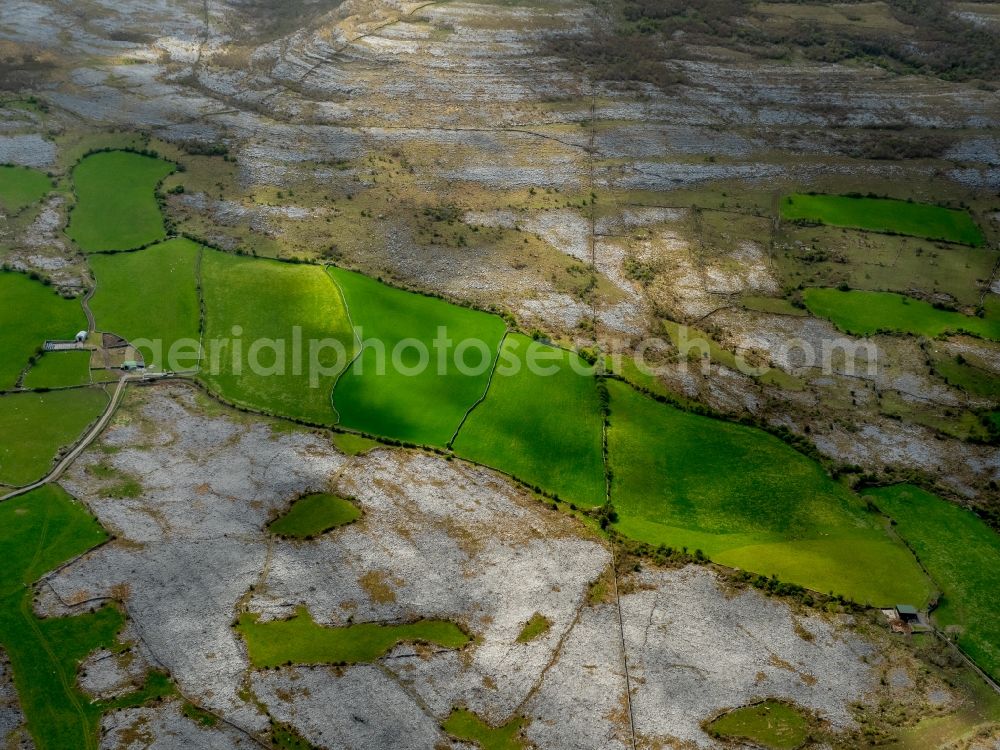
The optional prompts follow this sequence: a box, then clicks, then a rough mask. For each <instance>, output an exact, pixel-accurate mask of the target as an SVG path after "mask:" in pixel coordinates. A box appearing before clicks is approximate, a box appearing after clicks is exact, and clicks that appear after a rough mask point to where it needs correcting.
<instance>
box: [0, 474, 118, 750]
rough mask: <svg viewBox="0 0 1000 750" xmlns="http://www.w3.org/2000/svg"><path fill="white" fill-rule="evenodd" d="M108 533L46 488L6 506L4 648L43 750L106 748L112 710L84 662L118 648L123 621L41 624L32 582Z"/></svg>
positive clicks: (0, 571) (1, 522) (0, 532)
mask: <svg viewBox="0 0 1000 750" xmlns="http://www.w3.org/2000/svg"><path fill="white" fill-rule="evenodd" d="M104 539H105V533H104V531H103V530H102V529H101V527H100V526H99V525H98V523H97V521H95V520H94V518H93V517H91V516H90V515H89V514H88V513H87V512H86V510H85V509H84V508H83V506H81V505H79V504H78V503H76V502H74V501H73V500H72V498H70V497H69V495H67V494H66V493H65V492H64V491H63V490H62V489H60V488H59V487H58V486H55V485H51V484H50V485H46V486H45V487H42V488H40V489H37V490H34V491H32V492H30V493H28V494H26V495H23V496H21V497H19V498H16V499H14V500H10V501H7V502H5V503H2V504H0V546H2V548H3V549H4V550H5V557H4V564H3V565H2V566H0V645H2V646H3V648H4V649H5V650H6V651H7V654H8V656H9V657H10V661H11V666H12V667H13V672H14V685H15V687H16V688H17V692H18V697H19V699H20V702H21V706H22V708H23V710H24V714H25V717H26V719H27V723H28V729H29V730H30V732H31V734H32V736H33V737H34V740H35V744H36V746H37V747H38V748H39V750H63V748H81V749H82V750H83V749H86V750H90V749H96V748H97V746H98V737H97V734H98V725H99V723H100V718H101V713H102V712H103V711H104V708H105V707H104V706H103V705H102V704H101V703H99V702H92V701H91V698H90V697H89V696H87V695H85V694H84V693H83V692H82V691H81V690H80V689H79V687H77V683H76V675H77V669H78V666H79V663H80V662H81V661H82V660H83V659H84V658H86V656H87V655H88V654H89V653H91V652H92V651H94V650H95V649H97V648H101V647H113V646H114V643H115V637H116V634H117V633H118V631H119V629H120V628H121V626H122V624H123V618H122V615H121V614H120V613H119V611H118V610H117V609H115V608H114V607H111V606H106V607H103V608H102V609H99V610H98V611H97V612H95V613H93V614H86V615H79V616H77V617H67V618H46V619H38V618H37V617H35V615H34V612H33V610H32V589H31V584H32V583H34V582H35V581H37V580H38V579H39V578H40V577H41V576H42V575H43V574H45V573H46V572H48V571H50V570H52V569H54V568H56V567H58V566H59V565H60V564H61V563H63V562H65V561H66V560H69V559H71V558H73V557H75V556H76V555H80V554H82V553H84V552H86V551H87V550H88V549H90V548H92V547H94V546H96V545H97V544H100V543H101V542H102V541H104Z"/></svg>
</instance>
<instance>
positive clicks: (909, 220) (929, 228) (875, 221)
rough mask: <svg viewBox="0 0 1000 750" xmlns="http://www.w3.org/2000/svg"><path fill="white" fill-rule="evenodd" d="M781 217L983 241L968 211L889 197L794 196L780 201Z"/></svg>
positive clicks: (967, 241)
mask: <svg viewBox="0 0 1000 750" xmlns="http://www.w3.org/2000/svg"><path fill="white" fill-rule="evenodd" d="M781 217H782V218H783V219H786V220H789V221H797V220H805V221H814V222H818V223H821V224H832V225H833V226H838V227H849V228H852V229H867V230H871V231H875V232H891V233H893V234H908V235H912V236H914V237H926V238H928V239H932V240H947V241H948V242H957V243H960V244H963V245H973V246H979V245H982V244H983V242H984V241H985V240H984V238H983V233H982V232H981V231H980V229H979V227H978V226H976V222H974V221H973V220H972V217H971V216H969V214H968V212H967V211H958V210H955V209H952V208H943V207H941V206H934V205H930V204H927V203H908V202H907V201H898V200H890V199H888V198H851V197H848V196H844V195H806V194H804V193H796V194H794V195H788V196H785V198H783V199H782V201H781Z"/></svg>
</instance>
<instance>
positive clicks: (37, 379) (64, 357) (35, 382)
mask: <svg viewBox="0 0 1000 750" xmlns="http://www.w3.org/2000/svg"><path fill="white" fill-rule="evenodd" d="M88 383H90V352H89V351H68V352H46V353H45V354H43V355H42V356H41V357H39V358H38V361H37V362H35V364H33V365H32V366H31V369H30V370H28V374H27V375H25V376H24V383H23V385H24V387H25V388H66V387H68V386H73V385H87V384H88Z"/></svg>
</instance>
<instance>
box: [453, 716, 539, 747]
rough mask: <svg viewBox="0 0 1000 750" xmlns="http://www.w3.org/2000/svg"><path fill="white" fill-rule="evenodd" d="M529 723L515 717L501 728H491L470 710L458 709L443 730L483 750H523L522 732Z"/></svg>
mask: <svg viewBox="0 0 1000 750" xmlns="http://www.w3.org/2000/svg"><path fill="white" fill-rule="evenodd" d="M526 723H527V722H526V721H525V720H524V719H523V718H521V717H520V716H515V717H514V718H513V719H511V720H510V721H508V722H507V723H506V724H504V725H503V726H500V727H491V726H490V725H489V724H487V723H486V722H485V721H483V720H482V719H480V718H479V717H478V716H476V714H474V713H472V711H469V710H468V709H464V708H456V709H455V710H454V711H452V712H451V714H450V715H449V716H448V718H447V719H445V720H444V723H443V724H442V725H441V728H442V729H444V731H446V732H447V733H448V734H450V735H451V736H452V737H454V738H455V739H458V740H462V741H464V742H471V743H473V744H475V745H478V746H479V748H480V749H481V750H521V749H522V748H523V747H524V742H522V741H521V730H522V729H524V725H525V724H526Z"/></svg>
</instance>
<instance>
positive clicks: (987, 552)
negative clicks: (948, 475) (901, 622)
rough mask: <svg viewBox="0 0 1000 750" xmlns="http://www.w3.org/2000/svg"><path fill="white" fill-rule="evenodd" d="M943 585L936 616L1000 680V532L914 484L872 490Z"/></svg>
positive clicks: (933, 576) (885, 511) (897, 529)
mask: <svg viewBox="0 0 1000 750" xmlns="http://www.w3.org/2000/svg"><path fill="white" fill-rule="evenodd" d="M866 494H868V495H871V496H872V497H874V499H875V503H876V505H878V507H879V509H880V510H881V511H882V512H883V513H885V514H886V515H888V516H889V517H890V518H892V519H893V520H894V521H895V522H896V526H895V529H896V533H898V534H899V535H900V536H901V537H902V538H903V539H904V540H905V541H906V543H907V544H909V545H910V547H912V548H913V550H914V552H916V555H917V557H918V558H920V561H921V562H922V563H923V565H924V567H925V568H926V569H927V571H928V573H930V575H931V578H933V579H934V582H935V583H936V584H937V585H938V586H939V587H940V589H941V591H942V594H943V595H942V597H941V600H940V602H939V604H940V606H939V607H938V608H937V609H935V610H934V620H935V621H936V622H937V624H938V626H939V627H940V628H941V629H942V630H946V629H948V628H949V627H951V626H956V627H957V628H958V629H959V631H960V635H959V638H958V643H959V645H960V646H961V647H962V649H963V650H964V651H965V652H966V653H967V654H969V656H971V657H972V658H973V659H974V660H975V662H976V663H977V664H978V665H979V666H980V667H982V668H983V669H984V670H985V671H986V672H989V673H990V674H991V675H992V676H993V677H994V679H996V678H1000V596H998V592H997V571H1000V536H997V534H996V532H994V531H993V530H992V529H990V527H989V526H987V525H986V524H985V523H983V521H981V520H980V519H979V518H978V517H976V515H975V514H973V513H972V512H970V511H968V510H965V509H964V508H960V507H958V506H957V505H953V504H951V503H949V502H947V501H945V500H943V499H941V498H939V497H937V496H936V495H932V494H930V493H929V492H925V491H924V490H921V489H920V488H918V487H914V486H912V485H907V484H900V485H895V486H893V487H881V488H878V489H873V490H868V491H867V492H866Z"/></svg>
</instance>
